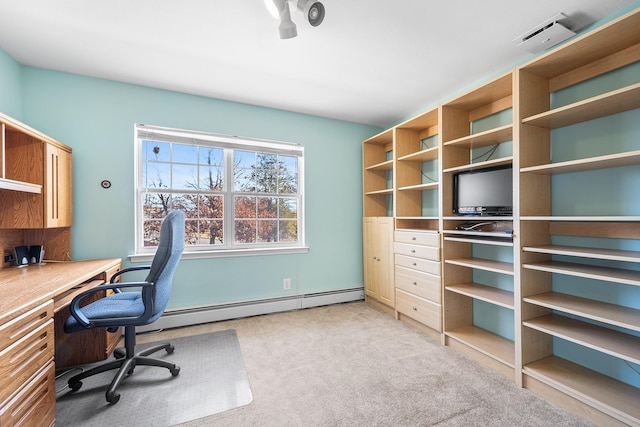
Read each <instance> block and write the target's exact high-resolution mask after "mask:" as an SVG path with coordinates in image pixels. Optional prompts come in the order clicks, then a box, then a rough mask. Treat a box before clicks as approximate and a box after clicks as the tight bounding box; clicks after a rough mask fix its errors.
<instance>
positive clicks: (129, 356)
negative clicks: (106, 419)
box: [68, 343, 180, 405]
mask: <svg viewBox="0 0 640 427" xmlns="http://www.w3.org/2000/svg"><path fill="white" fill-rule="evenodd" d="M163 349H164V350H165V351H166V352H167V353H168V354H171V353H173V351H174V349H175V347H174V346H173V345H171V344H169V343H166V344H161V345H157V346H154V347H151V348H148V349H145V350H143V351H141V352H139V353H136V354H133V351H132V350H131V349H116V350H115V351H114V356H115V357H116V360H113V361H111V362H106V363H103V364H101V365H98V366H95V367H93V368H91V369H89V370H86V371H84V372H81V373H79V374H77V375H74V376H73V377H71V378H69V381H68V384H69V388H70V389H71V390H72V391H77V390H79V389H80V387H82V381H81V380H82V379H84V378H88V377H90V376H93V375H96V374H99V373H101V372H106V371H111V370H113V369H117V370H118V372H117V373H116V376H115V377H114V378H113V380H112V381H111V384H109V388H108V389H107V392H106V394H105V396H106V398H107V402H109V403H110V404H111V405H115V404H116V403H117V402H118V400H120V394H118V393H116V389H117V388H118V386H119V385H120V383H122V381H123V380H124V379H125V378H126V377H128V376H129V375H131V374H133V371H134V369H135V368H136V366H138V365H143V366H158V367H161V368H167V369H168V370H169V372H171V376H173V377H176V376H178V374H179V373H180V367H178V366H176V364H175V363H169V362H167V361H166V360H161V359H154V358H152V357H148V356H149V355H151V354H153V353H155V352H157V351H160V350H163Z"/></svg>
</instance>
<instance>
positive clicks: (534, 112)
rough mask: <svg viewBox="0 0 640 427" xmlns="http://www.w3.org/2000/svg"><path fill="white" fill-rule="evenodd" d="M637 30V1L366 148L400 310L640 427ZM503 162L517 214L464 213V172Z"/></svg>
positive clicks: (518, 373) (517, 378) (367, 202)
mask: <svg viewBox="0 0 640 427" xmlns="http://www.w3.org/2000/svg"><path fill="white" fill-rule="evenodd" d="M638 28H640V9H636V10H633V11H631V12H629V13H627V14H626V15H624V16H621V17H620V18H618V19H615V20H613V21H611V22H609V23H608V24H606V25H603V26H601V27H599V28H597V29H595V30H593V31H591V32H588V33H586V34H584V35H581V36H578V37H576V38H574V39H573V40H570V41H569V42H567V43H565V44H564V45H562V46H560V47H558V48H556V49H553V50H551V51H549V52H547V53H545V54H542V55H540V56H538V57H537V58H534V59H533V60H532V61H530V62H528V63H526V64H524V65H522V66H519V67H517V68H516V69H514V70H512V71H510V72H508V73H505V74H503V75H501V76H498V77H496V78H494V79H492V80H491V81H489V82H487V83H485V84H482V85H481V86H479V87H478V88H475V89H473V90H471V91H469V92H467V93H465V94H462V95H460V96H457V97H455V98H454V99H451V100H449V101H447V102H445V103H443V104H442V105H439V106H438V107H436V108H433V109H432V110H430V111H428V112H426V113H424V114H420V115H418V116H416V117H415V118H412V119H410V120H407V121H405V122H403V123H400V124H398V125H396V126H394V127H393V128H391V129H388V130H386V131H384V132H382V133H381V134H379V135H377V136H374V137H373V138H371V139H369V140H367V141H365V142H364V144H363V153H364V156H365V161H364V170H365V172H364V175H363V177H364V180H365V181H364V197H365V199H364V212H365V216H371V215H382V216H387V217H389V216H394V217H395V218H394V223H395V234H394V240H395V241H394V247H395V260H396V261H395V275H394V280H395V289H396V301H395V305H396V307H395V310H396V311H395V312H396V317H397V318H400V319H402V320H404V318H405V317H409V318H411V319H413V320H416V321H417V322H418V323H419V324H418V325H415V324H414V326H420V325H427V326H428V328H429V331H430V332H431V333H433V332H434V331H435V332H437V333H439V334H440V335H439V338H440V339H441V341H442V342H443V343H444V344H445V345H449V346H451V347H453V348H455V349H457V350H459V351H460V352H463V353H465V354H466V355H468V356H470V357H471V358H474V359H476V360H477V361H479V362H481V363H483V364H484V365H486V366H488V367H490V368H492V369H494V370H496V371H498V372H500V373H502V374H504V375H506V376H507V377H509V378H512V379H513V380H514V382H515V383H516V384H517V385H519V386H523V387H526V388H529V389H531V390H533V391H535V392H537V393H539V394H541V395H542V396H544V397H547V398H548V399H550V400H553V401H554V402H556V403H558V404H560V405H562V406H564V407H566V408H567V409H569V410H571V411H573V412H575V413H577V414H578V415H580V416H582V417H584V418H586V419H588V420H590V421H593V422H595V423H596V424H599V425H616V424H619V425H637V426H640V375H639V374H638V372H639V371H640V197H638V195H639V194H640V193H639V192H638V188H639V186H640V127H639V126H638V123H640V108H639V107H640V31H638ZM367 153H368V154H367ZM505 166H511V167H512V184H513V214H512V216H510V217H505V216H494V217H485V216H483V217H478V218H468V217H461V216H457V215H454V213H453V204H454V201H453V183H454V177H455V175H456V174H458V173H461V172H468V171H474V170H477V169H484V168H489V167H505ZM435 169H437V171H438V172H437V174H434V173H433V170H435ZM434 194H436V195H437V201H434V197H433V195H434ZM436 212H437V213H436ZM470 222H472V223H474V224H473V225H474V226H473V227H469V224H468V223H470ZM475 223H486V224H485V225H482V226H479V227H476V226H475ZM429 233H431V235H430V234H429ZM434 235H435V236H439V240H438V239H433V236H434ZM438 243H439V246H438ZM438 275H440V276H438ZM438 280H439V282H438ZM438 284H439V287H440V293H439V294H438ZM438 298H439V299H438ZM438 309H439V310H440V316H441V317H440V322H441V323H438V317H437V310H438ZM409 323H410V322H409ZM410 324H411V323H410Z"/></svg>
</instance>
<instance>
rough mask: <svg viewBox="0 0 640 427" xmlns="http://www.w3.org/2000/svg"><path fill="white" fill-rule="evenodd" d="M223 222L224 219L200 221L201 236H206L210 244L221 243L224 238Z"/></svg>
mask: <svg viewBox="0 0 640 427" xmlns="http://www.w3.org/2000/svg"><path fill="white" fill-rule="evenodd" d="M223 232H224V229H223V224H222V221H200V233H201V236H203V237H204V236H206V238H207V240H208V243H204V242H203V244H208V245H221V244H223V243H224V240H223V237H224V236H223Z"/></svg>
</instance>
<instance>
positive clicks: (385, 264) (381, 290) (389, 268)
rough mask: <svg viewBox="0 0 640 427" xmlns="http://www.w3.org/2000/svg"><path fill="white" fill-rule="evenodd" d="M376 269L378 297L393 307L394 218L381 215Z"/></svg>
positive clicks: (377, 235)
mask: <svg viewBox="0 0 640 427" xmlns="http://www.w3.org/2000/svg"><path fill="white" fill-rule="evenodd" d="M376 239H377V244H376V252H377V255H376V256H377V258H378V262H377V264H378V266H377V269H376V273H377V277H376V282H377V287H378V297H379V299H380V301H381V302H383V303H385V304H387V305H389V306H391V307H393V306H394V304H395V289H394V283H393V276H394V274H393V218H390V217H379V218H378V226H377V230H376Z"/></svg>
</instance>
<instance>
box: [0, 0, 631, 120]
mask: <svg viewBox="0 0 640 427" xmlns="http://www.w3.org/2000/svg"><path fill="white" fill-rule="evenodd" d="M322 2H323V3H324V5H325V8H326V17H325V20H324V22H323V23H322V24H321V25H320V26H319V27H315V28H314V27H311V26H310V25H309V24H308V23H305V22H303V19H302V14H301V13H300V12H299V11H297V10H292V12H291V16H292V19H293V21H294V22H295V23H296V25H297V27H298V37H296V38H294V39H289V40H281V39H279V36H278V21H277V20H274V19H273V18H272V17H271V15H270V14H269V13H268V12H267V10H266V8H265V7H264V3H263V0H227V1H222V0H109V1H98V0H55V1H53V0H0V11H1V12H0V48H1V49H3V50H5V51H6V52H7V53H8V54H9V55H11V56H12V57H13V58H15V59H16V60H17V61H18V62H20V63H21V64H24V65H29V66H34V67H42V68H48V69H53V70H59V71H65V72H69V73H76V74H82V75H87V76H94V77H99V78H104V79H110V80H116V81H122V82H128V83H134V84H140V85H146V86H151V87H157V88H163V89H169V90H174V91H179V92H185V93H190V94H197V95H202V96H207V97H213V98H219V99H225V100H231V101H237V102H243V103H249V104H254V105H260V106H265V107H272V108H278V109H284V110H289V111H296V112H301V113H308V114H313V115H317V116H322V117H329V118H336V119H341V120H347V121H352V122H357V123H365V124H371V125H376V126H380V127H387V126H389V125H391V124H393V123H395V122H397V121H398V120H400V119H402V118H406V117H408V116H410V115H413V114H415V113H417V112H419V111H420V110H423V109H425V108H427V107H428V106H430V105H433V104H435V103H436V102H442V101H443V100H445V99H446V97H449V96H451V95H453V94H454V93H455V92H457V91H459V90H460V89H462V88H465V87H470V85H473V84H475V83H476V82H478V81H479V80H481V79H483V78H486V77H487V76H489V75H491V74H494V73H496V72H499V71H502V70H505V71H506V70H507V69H508V67H511V66H513V65H514V64H515V63H516V62H518V61H521V60H522V59H524V58H527V57H528V56H530V54H528V53H527V52H525V51H523V50H521V49H518V48H516V47H515V46H514V45H513V44H512V43H511V40H512V39H514V38H515V37H517V36H519V35H521V34H522V33H524V32H526V31H528V30H530V29H531V28H533V27H534V26H536V25H538V24H540V23H541V22H543V21H544V20H545V19H547V18H550V17H552V16H553V15H555V14H556V13H558V12H563V13H565V14H566V15H567V16H569V18H570V19H571V20H572V21H573V24H574V27H575V28H574V29H578V28H581V27H584V26H585V25H588V24H591V23H592V22H594V21H596V20H598V19H600V18H602V17H605V16H607V15H608V14H610V13H612V12H614V11H616V10H617V9H619V8H621V7H623V6H626V5H628V4H631V3H633V0H527V1H523V0H446V1H443V0H441V1H438V2H435V1H427V0H395V1H383V0H322Z"/></svg>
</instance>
